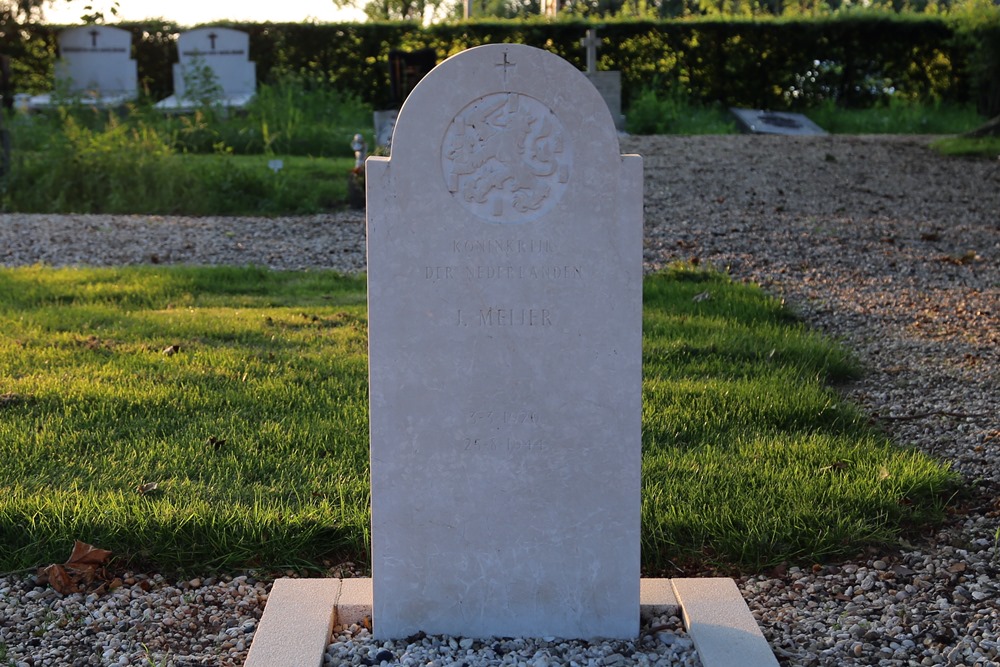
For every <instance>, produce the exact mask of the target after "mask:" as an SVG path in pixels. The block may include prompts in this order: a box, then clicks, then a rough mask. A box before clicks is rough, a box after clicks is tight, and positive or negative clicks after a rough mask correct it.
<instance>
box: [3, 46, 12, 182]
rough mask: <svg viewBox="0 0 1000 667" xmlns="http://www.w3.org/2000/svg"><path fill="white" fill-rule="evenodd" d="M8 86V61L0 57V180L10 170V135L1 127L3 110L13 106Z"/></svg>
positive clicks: (6, 58)
mask: <svg viewBox="0 0 1000 667" xmlns="http://www.w3.org/2000/svg"><path fill="white" fill-rule="evenodd" d="M11 92H12V91H11V85H10V59H9V58H8V57H7V56H4V55H0V180H2V179H3V177H4V175H5V174H7V172H8V171H9V170H10V133H9V132H7V129H6V128H5V127H4V126H3V117H4V110H5V109H9V108H11V107H12V106H13V104H14V99H13V95H12V94H11Z"/></svg>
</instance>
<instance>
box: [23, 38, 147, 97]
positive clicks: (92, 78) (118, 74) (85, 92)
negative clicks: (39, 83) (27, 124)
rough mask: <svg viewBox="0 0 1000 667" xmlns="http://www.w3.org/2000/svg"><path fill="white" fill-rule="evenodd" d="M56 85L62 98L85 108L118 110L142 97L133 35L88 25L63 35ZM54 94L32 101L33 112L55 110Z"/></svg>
mask: <svg viewBox="0 0 1000 667" xmlns="http://www.w3.org/2000/svg"><path fill="white" fill-rule="evenodd" d="M58 42H59V60H57V61H56V65H55V82H56V87H57V89H58V90H59V93H60V94H68V95H69V96H71V97H73V98H78V101H79V102H80V103H81V104H88V105H93V106H98V107H107V106H116V105H118V104H123V103H124V102H127V101H129V100H132V99H134V98H135V97H136V96H137V95H138V93H139V84H138V81H139V74H138V67H137V65H136V62H135V60H133V59H132V57H131V54H132V33H130V32H128V31H127V30H122V29H121V28H111V27H109V26H103V25H87V26H80V27H78V28H70V29H68V30H63V31H62V32H61V33H59V37H58ZM54 97H55V96H54V95H53V94H45V95H36V96H34V97H32V98H31V99H29V100H28V102H27V107H28V108H31V109H38V108H47V107H51V106H52V105H53V104H54V103H55V102H57V101H58V100H55V99H53V98H54Z"/></svg>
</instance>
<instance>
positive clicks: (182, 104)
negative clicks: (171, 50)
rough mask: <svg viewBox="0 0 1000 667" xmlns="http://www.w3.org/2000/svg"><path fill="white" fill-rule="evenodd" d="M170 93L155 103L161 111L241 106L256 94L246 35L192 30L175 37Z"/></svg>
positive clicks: (223, 29)
mask: <svg viewBox="0 0 1000 667" xmlns="http://www.w3.org/2000/svg"><path fill="white" fill-rule="evenodd" d="M177 55H178V62H177V63H175V64H174V69H173V74H174V94H173V95H171V96H170V97H168V98H166V99H165V100H161V101H160V102H157V103H156V105H155V106H156V108H157V109H161V110H164V111H190V110H193V109H196V108H197V107H199V106H201V105H204V104H220V105H222V106H225V107H236V108H240V107H244V106H246V105H247V104H248V103H249V102H250V100H251V98H253V96H254V94H256V92H257V65H256V64H255V63H253V62H250V36H249V35H248V34H247V33H245V32H240V31H239V30H233V29H231V28H196V29H194V30H189V31H187V32H185V33H181V35H180V36H178V38H177Z"/></svg>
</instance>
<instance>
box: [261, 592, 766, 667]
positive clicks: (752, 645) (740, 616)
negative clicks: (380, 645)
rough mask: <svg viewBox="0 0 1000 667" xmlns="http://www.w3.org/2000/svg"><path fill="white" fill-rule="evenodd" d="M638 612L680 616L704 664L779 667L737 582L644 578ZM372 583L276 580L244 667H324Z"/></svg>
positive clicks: (367, 602) (360, 621)
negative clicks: (334, 635)
mask: <svg viewBox="0 0 1000 667" xmlns="http://www.w3.org/2000/svg"><path fill="white" fill-rule="evenodd" d="M639 591H640V595H639V600H640V615H641V617H642V618H644V619H645V618H653V617H657V616H664V615H677V614H679V615H680V616H681V618H682V619H683V620H684V626H685V628H686V629H687V632H688V634H689V635H690V636H691V639H692V640H693V641H694V644H695V648H696V649H697V651H698V656H699V658H700V659H701V664H702V665H703V667H731V666H732V665H740V667H777V665H778V661H777V660H776V659H775V657H774V653H773V652H772V651H771V648H770V647H769V646H768V644H767V640H766V639H765V638H764V635H763V633H762V632H761V631H760V628H759V627H758V626H757V622H756V621H755V620H754V617H753V615H752V614H751V613H750V609H749V607H747V603H746V602H745V601H744V600H743V597H742V596H741V595H740V592H739V589H738V588H737V587H736V582H734V581H733V580H732V579H724V578H708V579H643V580H642V581H641V583H640V587H639ZM371 613H372V580H371V579H366V578H360V579H278V580H277V581H275V582H274V587H273V588H272V590H271V594H270V595H269V596H268V599H267V605H266V607H265V608H264V614H263V616H262V618H261V620H260V623H259V624H258V626H257V631H256V633H255V634H254V638H253V643H252V645H251V646H250V654H249V656H248V657H247V661H246V663H245V665H244V667H313V666H315V667H321V665H322V664H323V653H324V650H325V648H326V646H327V645H328V644H329V640H330V636H331V631H332V629H333V628H334V627H336V626H342V627H349V626H351V625H364V626H366V627H370V624H371Z"/></svg>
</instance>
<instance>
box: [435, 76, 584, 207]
mask: <svg viewBox="0 0 1000 667" xmlns="http://www.w3.org/2000/svg"><path fill="white" fill-rule="evenodd" d="M568 157H569V156H568V155H567V146H566V141H565V139H564V133H563V129H562V126H561V125H560V123H559V121H558V119H557V118H556V116H555V114H553V113H552V111H551V110H549V109H548V108H547V107H546V106H545V105H544V104H542V103H541V102H539V101H538V100H536V99H534V98H532V97H528V96H526V95H521V94H518V93H494V94H492V95H487V96H485V97H482V98H480V99H479V100H477V101H475V102H473V103H472V104H470V105H469V106H467V107H466V108H465V109H463V110H462V111H461V112H460V113H459V114H458V115H457V116H455V118H454V120H452V122H451V125H450V126H449V128H448V131H447V134H446V135H445V141H444V146H443V149H442V166H443V168H444V175H445V180H446V182H447V185H448V190H449V191H450V192H451V193H452V194H453V195H455V196H456V197H457V198H458V199H459V201H461V202H462V203H463V205H465V206H466V208H468V209H470V210H471V211H473V212H474V213H475V214H476V215H478V216H479V217H481V218H484V219H486V220H490V221H492V222H521V221H523V220H527V219H531V218H534V217H537V215H540V214H541V213H543V212H544V211H545V210H547V209H548V208H550V207H551V206H552V205H554V204H555V202H556V201H557V200H558V198H559V196H560V195H561V194H562V190H563V189H565V184H566V182H567V181H568V180H569V178H568V177H569V168H568V167H569V159H568Z"/></svg>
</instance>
